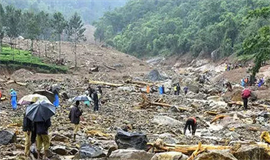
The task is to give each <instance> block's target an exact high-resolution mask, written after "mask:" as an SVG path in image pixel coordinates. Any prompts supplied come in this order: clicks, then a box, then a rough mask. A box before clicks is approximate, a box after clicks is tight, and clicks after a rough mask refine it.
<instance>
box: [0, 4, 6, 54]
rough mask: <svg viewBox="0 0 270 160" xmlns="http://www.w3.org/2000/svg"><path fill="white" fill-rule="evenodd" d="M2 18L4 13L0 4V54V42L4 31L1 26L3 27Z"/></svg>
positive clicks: (0, 46)
mask: <svg viewBox="0 0 270 160" xmlns="http://www.w3.org/2000/svg"><path fill="white" fill-rule="evenodd" d="M4 17H5V11H4V8H3V6H2V5H1V4H0V53H2V43H3V42H2V41H3V38H4V29H3V26H4V23H5V21H4Z"/></svg>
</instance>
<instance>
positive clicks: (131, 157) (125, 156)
mask: <svg viewBox="0 0 270 160" xmlns="http://www.w3.org/2000/svg"><path fill="white" fill-rule="evenodd" d="M153 156H154V154H152V153H147V152H146V151H143V150H135V149H118V150H116V151H113V152H112V154H111V155H110V157H109V160H150V159H151V158H152V157H153Z"/></svg>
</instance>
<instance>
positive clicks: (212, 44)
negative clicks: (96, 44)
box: [94, 0, 270, 58]
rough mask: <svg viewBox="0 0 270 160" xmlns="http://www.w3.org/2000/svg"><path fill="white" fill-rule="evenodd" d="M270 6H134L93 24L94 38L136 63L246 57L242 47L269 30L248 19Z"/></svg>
mask: <svg viewBox="0 0 270 160" xmlns="http://www.w3.org/2000/svg"><path fill="white" fill-rule="evenodd" d="M265 6H270V1H269V0H235V1H234V0H131V1H129V2H128V3H127V4H126V5H125V6H124V7H122V8H119V9H116V10H114V11H111V12H108V13H106V14H105V15H104V16H103V17H102V18H101V19H99V20H98V21H97V22H95V23H94V24H95V26H96V27H97V29H96V32H95V38H96V40H99V41H104V42H106V43H107V44H108V45H111V46H113V47H115V48H116V49H118V50H120V51H122V52H125V53H129V54H132V55H135V56H138V57H142V56H153V55H154V56H155V55H171V54H178V55H182V54H185V53H189V54H192V55H194V56H195V57H197V56H198V55H202V56H210V55H211V53H212V52H213V51H216V52H213V53H215V55H213V56H215V57H216V58H221V57H226V56H229V55H231V54H233V53H238V54H243V53H244V50H243V45H242V44H243V42H244V41H245V40H246V39H247V38H249V37H250V36H253V35H254V34H256V33H257V31H258V29H260V28H261V27H262V26H265V25H269V24H270V22H269V19H265V18H264V17H258V18H254V19H252V20H250V19H247V16H248V14H249V12H250V11H251V10H254V9H256V8H262V7H265Z"/></svg>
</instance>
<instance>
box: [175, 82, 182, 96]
mask: <svg viewBox="0 0 270 160" xmlns="http://www.w3.org/2000/svg"><path fill="white" fill-rule="evenodd" d="M176 90H177V95H179V94H180V91H181V87H180V84H179V83H177V86H176Z"/></svg>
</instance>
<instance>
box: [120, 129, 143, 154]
mask: <svg viewBox="0 0 270 160" xmlns="http://www.w3.org/2000/svg"><path fill="white" fill-rule="evenodd" d="M115 142H116V144H117V146H118V148H119V149H128V148H135V149H138V150H146V149H147V142H148V139H147V136H146V135H145V134H141V133H129V132H125V131H123V130H119V131H118V132H117V134H116V136H115Z"/></svg>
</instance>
